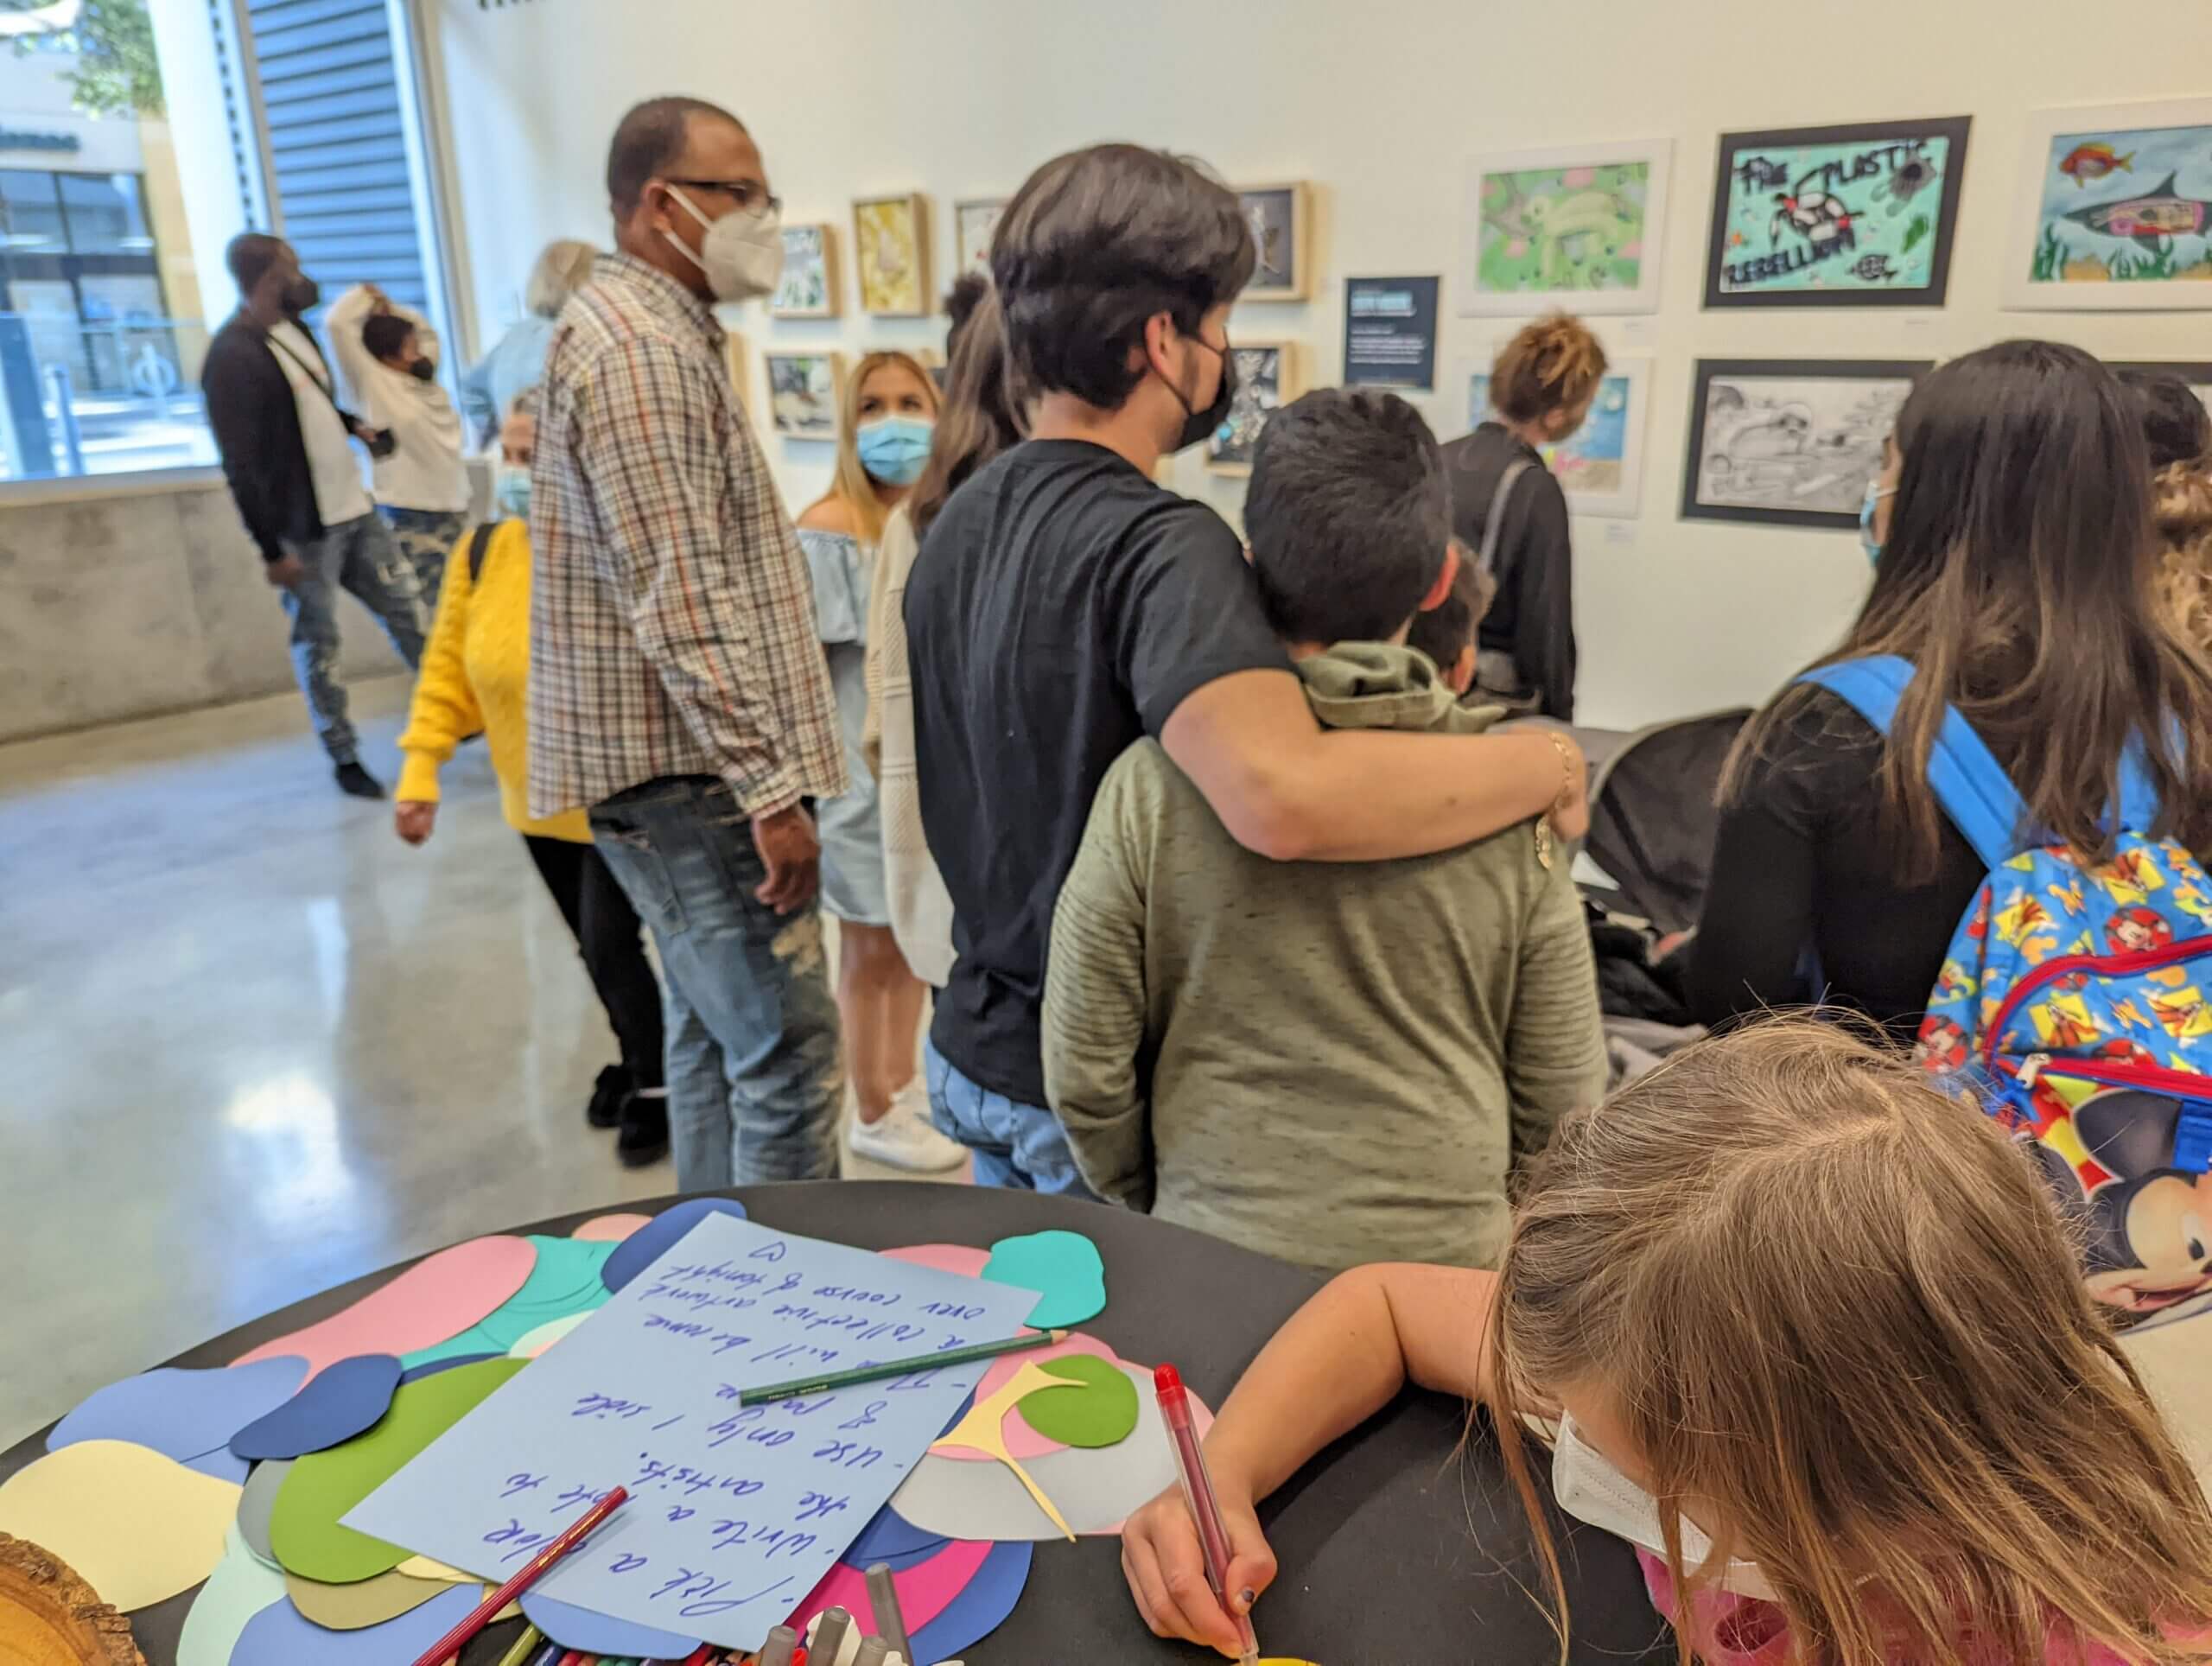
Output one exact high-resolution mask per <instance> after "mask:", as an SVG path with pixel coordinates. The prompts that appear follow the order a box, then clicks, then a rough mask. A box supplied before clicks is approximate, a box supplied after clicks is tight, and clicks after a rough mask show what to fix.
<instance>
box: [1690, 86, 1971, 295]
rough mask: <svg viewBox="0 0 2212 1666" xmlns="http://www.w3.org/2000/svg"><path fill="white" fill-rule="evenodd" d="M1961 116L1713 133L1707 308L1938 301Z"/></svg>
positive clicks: (1950, 233) (1954, 211) (1952, 222)
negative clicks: (1716, 154) (1715, 153)
mask: <svg viewBox="0 0 2212 1666" xmlns="http://www.w3.org/2000/svg"><path fill="white" fill-rule="evenodd" d="M1973 124H1974V118H1972V117H1970V116H1948V117H1943V118H1931V119H1929V120H1926V121H1905V122H1861V123H1857V124H1853V125H1851V126H1847V127H1789V128H1780V129H1777V130H1773V131H1770V132H1765V133H1724V134H1722V135H1721V136H1720V162H1719V168H1718V169H1717V170H1716V173H1715V176H1714V179H1713V240H1712V244H1711V246H1710V247H1709V248H1708V249H1707V252H1706V261H1705V304H1706V305H1707V306H1708V307H1940V306H1942V304H1943V296H1944V294H1945V292H1946V291H1947V290H1948V289H1949V287H1950V283H1951V244H1952V240H1953V238H1954V237H1955V234H1956V232H1957V230H1958V222H1959V191H1960V187H1961V184H1962V183H1963V182H1964V181H1965V178H1966V167H1967V130H1969V129H1970V128H1971V127H1972V126H1973Z"/></svg>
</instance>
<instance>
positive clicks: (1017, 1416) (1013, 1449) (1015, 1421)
mask: <svg viewBox="0 0 2212 1666" xmlns="http://www.w3.org/2000/svg"><path fill="white" fill-rule="evenodd" d="M1070 1354H1089V1355H1090V1357H1091V1358H1094V1359H1103V1360H1107V1361H1109V1362H1110V1363H1112V1364H1117V1365H1118V1364H1124V1363H1125V1362H1124V1361H1122V1360H1120V1359H1117V1358H1116V1357H1115V1354H1114V1351H1113V1350H1112V1349H1111V1348H1109V1347H1108V1346H1107V1345H1105V1344H1104V1343H1103V1342H1101V1341H1100V1340H1099V1339H1097V1338H1096V1337H1095V1336H1085V1335H1084V1333H1083V1332H1081V1331H1071V1332H1069V1333H1068V1339H1067V1340H1066V1341H1065V1342H1058V1343H1055V1344H1054V1345H1052V1346H1051V1347H1049V1348H1032V1349H1029V1350H1027V1351H1024V1352H1021V1353H1018V1354H1008V1355H1007V1357H1006V1358H1004V1359H999V1360H994V1361H993V1362H992V1364H991V1368H990V1370H987V1371H985V1372H984V1373H983V1380H982V1382H980V1383H976V1404H978V1405H981V1404H982V1402H984V1401H986V1400H988V1399H989V1398H990V1397H991V1396H993V1395H995V1394H996V1393H997V1392H998V1391H999V1390H1000V1389H1002V1388H1004V1387H1005V1386H1006V1385H1007V1383H1010V1382H1012V1381H1013V1380H1014V1373H1015V1372H1016V1371H1018V1370H1020V1369H1021V1368H1022V1366H1023V1365H1024V1364H1036V1365H1042V1364H1046V1362H1047V1361H1048V1360H1053V1359H1065V1358H1067V1356H1068V1355H1070ZM999 1435H1000V1438H1001V1439H1002V1440H1005V1442H1006V1447H1007V1451H1008V1452H1010V1453H1013V1454H1014V1461H1015V1462H1017V1463H1024V1464H1026V1463H1027V1462H1028V1461H1029V1460H1030V1459H1032V1458H1042V1457H1044V1456H1045V1455H1046V1453H1053V1452H1065V1451H1066V1450H1067V1448H1066V1447H1064V1446H1062V1445H1061V1444H1060V1443H1059V1442H1058V1440H1052V1439H1051V1438H1050V1437H1049V1436H1046V1435H1042V1434H1038V1433H1037V1431H1036V1430H1035V1429H1033V1428H1030V1427H1029V1425H1028V1424H1027V1423H1026V1422H1025V1421H1022V1416H1021V1410H1020V1407H1019V1406H1018V1405H1017V1406H1015V1407H1014V1408H1011V1409H1009V1410H1008V1411H1007V1415H1006V1421H1005V1422H1003V1423H1001V1424H1000V1425H999ZM930 1455H931V1457H933V1458H950V1459H955V1460H956V1461H957V1462H960V1463H963V1464H995V1463H996V1462H998V1459H996V1458H995V1457H993V1456H992V1455H991V1454H990V1453H988V1452H977V1451H975V1450H974V1449H973V1448H971V1447H953V1446H936V1447H931V1448H930Z"/></svg>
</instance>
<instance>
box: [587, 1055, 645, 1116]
mask: <svg viewBox="0 0 2212 1666" xmlns="http://www.w3.org/2000/svg"><path fill="white" fill-rule="evenodd" d="M636 1085H637V1081H636V1078H633V1077H632V1075H631V1074H630V1067H629V1066H628V1065H608V1066H607V1068H606V1069H605V1070H603V1071H600V1073H599V1082H598V1084H597V1085H596V1086H594V1088H593V1089H592V1091H591V1103H590V1104H588V1105H587V1106H585V1107H584V1121H586V1122H589V1123H590V1124H591V1125H592V1126H593V1127H594V1128H613V1126H614V1125H615V1124H616V1123H618V1122H620V1121H621V1120H622V1102H623V1101H624V1100H625V1099H627V1098H628V1097H630V1092H631V1090H632V1088H634V1087H635V1086H636Z"/></svg>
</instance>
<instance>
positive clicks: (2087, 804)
mask: <svg viewBox="0 0 2212 1666" xmlns="http://www.w3.org/2000/svg"><path fill="white" fill-rule="evenodd" d="M1870 500H1871V503H1872V513H1871V515H1870V517H1869V523H1870V524H1869V534H1870V549H1871V550H1874V551H1876V552H1877V559H1876V563H1875V568H1874V585H1873V589H1872V592H1871V593H1870V594H1869V595H1868V596H1867V598H1866V606H1865V607H1863V608H1862V609H1861V610H1860V613H1859V618H1858V620H1856V621H1855V622H1854V623H1853V626H1852V627H1851V629H1850V630H1849V632H1847V633H1846V635H1845V637H1844V639H1843V641H1842V643H1841V644H1840V645H1839V646H1838V647H1837V648H1836V649H1835V650H1834V652H1832V653H1829V654H1827V655H1825V656H1823V657H1822V658H1821V659H1820V660H1818V661H1816V662H1815V664H1820V665H1827V664H1835V663H1837V662H1839V661H1842V660H1848V659H1857V658H1866V657H1870V656H1876V655H1890V654H1893V655H1897V656H1900V657H1902V658H1905V659H1907V660H1910V662H1911V663H1912V664H1913V665H1914V667H1915V668H1916V671H1917V673H1918V675H1917V676H1916V678H1915V680H1914V682H1913V684H1912V686H1911V688H1910V690H1909V691H1908V692H1907V694H1906V695H1905V696H1904V700H1903V702H1902V703H1901V704H1900V706H1899V709H1898V712H1897V720H1896V722H1894V723H1893V724H1892V725H1891V732H1890V734H1889V735H1888V736H1887V738H1886V739H1885V738H1884V737H1883V736H1881V735H1879V734H1877V733H1876V732H1875V731H1874V729H1873V728H1872V727H1871V726H1870V725H1869V724H1868V723H1867V722H1866V721H1865V720H1864V719H1863V718H1861V717H1859V716H1858V715H1856V714H1855V713H1854V712H1853V711H1852V710H1851V709H1850V708H1849V707H1847V706H1846V705H1845V704H1844V703H1843V702H1842V701H1841V700H1840V699H1839V698H1838V697H1836V696H1834V695H1831V694H1829V693H1827V691H1826V690H1822V689H1819V688H1815V687H1813V686H1810V685H1808V684H1802V683H1792V684H1790V686H1789V687H1788V688H1786V689H1785V690H1783V692H1782V693H1781V694H1780V695H1779V696H1777V697H1776V698H1775V700H1774V701H1773V703H1771V704H1770V705H1769V706H1768V707H1767V708H1766V709H1765V710H1764V712H1762V713H1761V714H1760V715H1758V717H1757V718H1756V719H1754V720H1753V722H1751V725H1750V727H1749V728H1747V729H1746V730H1745V734H1744V738H1743V740H1742V741H1740V742H1739V743H1738V748H1737V752H1736V755H1735V757H1734V759H1733V760H1732V762H1731V766H1730V768H1729V771H1728V773H1727V775H1726V778H1725V779H1724V780H1723V783H1722V786H1721V809H1722V813H1721V821H1720V830H1719V837H1718V842H1717V844H1716V847H1715V852H1714V856H1713V870H1712V872H1713V878H1712V881H1711V884H1710V887H1709V888H1708V890H1707V895H1706V900H1705V905H1704V910H1703V914H1702V917H1701V919H1700V925H1699V928H1698V935H1697V938H1696V941H1695V943H1694V944H1693V945H1692V948H1691V951H1690V952H1691V956H1692V960H1691V966H1690V974H1689V979H1688V984H1689V992H1690V1005H1691V1007H1692V1009H1693V1010H1694V1012H1695V1014H1696V1015H1697V1016H1698V1017H1699V1018H1700V1019H1701V1020H1703V1021H1706V1022H1708V1023H1712V1022H1716V1021H1721V1020H1724V1019H1726V1018H1728V1017H1730V1016H1732V1015H1734V1014H1742V1013H1747V1012H1752V1011H1757V1010H1759V1009H1761V1008H1770V1007H1777V1006H1788V1005H1792V1004H1795V1003H1796V1002H1802V1001H1804V1000H1807V999H1810V998H1824V999H1827V1000H1828V1001H1831V1002H1835V1003H1837V1004H1839V1005H1841V1006H1845V1007H1847V1008H1853V1009H1854V1010H1856V1011H1859V1012H1861V1013H1864V1014H1867V1015H1868V1016H1870V1017H1872V1018H1873V1019H1875V1020H1876V1021H1878V1022H1880V1023H1883V1024H1885V1025H1886V1026H1888V1027H1890V1029H1891V1033H1892V1034H1893V1035H1895V1036H1897V1039H1899V1040H1909V1039H1910V1037H1911V1035H1912V1034H1913V1033H1914V1032H1915V1031H1916V1029H1917V1028H1918V1026H1919V1023H1920V1019H1921V1016H1922V1013H1923V1009H1924V1008H1925V1007H1926V1004H1927V1000H1928V995H1929V989H1930V988H1931V987H1932V986H1933V985H1934V983H1935V982H1936V976H1937V974H1938V973H1939V972H1940V971H1941V970H1942V963H1943V957H1944V953H1945V951H1946V949H1947V947H1948V944H1949V942H1950V938H1951V935H1952V932H1953V929H1954V928H1955V926H1956V925H1957V924H1958V920H1959V917H1960V915H1961V913H1962V912H1964V911H1965V908H1966V906H1967V902H1968V900H1970V899H1971V898H1972V897H1973V896H1974V893H1975V891H1976V890H1977V889H1978V888H1979V887H1980V884H1981V881H1982V880H1983V878H1984V877H1985V875H1986V869H1985V868H1984V867H1983V864H1982V862H1981V861H1980V858H1979V857H1977V856H1976V855H1974V850H1973V849H1972V848H1971V847H1970V846H1969V845H1968V844H1967V841H1966V840H1965V838H1964V837H1963V836H1961V834H1960V833H1959V831H1958V830H1956V829H1955V828H1954V827H1952V826H1951V824H1950V823H1948V821H1947V820H1946V819H1945V818H1944V817H1943V813H1942V810H1941V808H1940V807H1939V806H1938V804H1937V803H1936V796H1935V793H1934V792H1933V790H1932V789H1931V788H1930V787H1929V785H1928V759H1929V748H1930V744H1931V742H1932V741H1933V740H1934V737H1935V734H1936V729H1937V728H1938V726H1939V725H1940V724H1941V723H1942V719H1943V713H1944V708H1945V706H1946V705H1947V704H1948V705H1949V706H1952V707H1955V708H1956V709H1957V710H1958V711H1959V712H1960V713H1961V714H1962V715H1964V716H1965V717H1966V719H1967V721H1968V722H1970V723H1971V724H1972V725H1973V726H1974V729H1975V730H1976V731H1977V732H1978V733H1979V734H1980V736H1981V738H1982V739H1983V740H1984V741H1986V742H1987V743H1988V746H1989V748H1990V750H1991V751H1992V752H1993V754H1995V755H1996V758H1997V760H1998V762H1999V764H2001V765H2002V766H2004V768H2005V772H2006V773H2007V774H2008V775H2009V776H2010V777H2011V779H2012V784H2013V785H2015V786H2016V787H2017V788H2018V790H2019V792H2020V796H2021V797H2022V798H2024V800H2025V801H2026V804H2027V807H2028V811H2029V814H2030V816H2031V817H2032V819H2033V821H2034V823H2035V825H2036V828H2037V830H2039V832H2040V833H2042V834H2046V835H2048V836H2050V838H2051V839H2052V840H2054V841H2056V842H2058V843H2064V844H2067V845H2070V846H2071V847H2073V848H2074V849H2075V850H2076V851H2077V852H2080V853H2081V854H2082V855H2086V856H2088V857H2091V858H2093V859H2094V858H2097V857H2100V856H2101V855H2106V854H2108V853H2109V851H2110V849H2111V837H2112V835H2113V833H2114V832H2115V831H2117V829H2116V828H2114V827H2113V825H2112V823H2111V821H2110V819H2109V817H2108V815H2107V806H2109V805H2112V804H2115V803H2117V802H2118V784H2119V773H2120V763H2121V760H2122V759H2123V757H2124V756H2125V755H2126V751H2127V749H2128V747H2129V746H2130V745H2131V743H2136V742H2139V743H2140V744H2141V745H2142V747H2143V748H2144V761H2145V765H2146V766H2147V767H2148V770H2149V773H2150V776H2151V779H2152V781H2153V782H2154V784H2155V785H2156V786H2157V788H2158V797H2159V801H2160V804H2162V806H2163V809H2162V811H2161V814H2160V817H2159V824H2158V826H2157V827H2155V828H2149V829H2139V831H2143V832H2152V833H2156V834H2158V835H2161V836H2167V835H2170V836H2173V837H2175V838H2177V839H2178V840H2179V841H2180V842H2181V843H2183V845H2185V846H2186V847H2188V848H2189V849H2191V850H2193V851H2199V852H2202V851H2207V850H2212V667H2208V664H2207V661H2206V660H2205V658H2204V657H2203V656H2202V654H2201V653H2200V652H2197V651H2196V650H2195V649H2193V648H2192V647H2190V645H2187V644H2185V643H2184V642H2183V640H2182V639H2181V638H2180V636H2179V634H2178V633H2177V631H2176V630H2175V629H2174V627H2173V626H2172V625H2171V622H2170V620H2169V619H2168V616H2167V614H2166V611H2165V609H2164V608H2163V607H2161V606H2160V605H2159V604H2158V601H2157V600H2156V598H2155V590H2154V574H2155V561H2154V556H2153V550H2154V544H2153V540H2152V533H2151V527H2150V506H2151V468H2150V463H2149V461H2148V457H2147V455H2146V453H2145V448H2144V439H2143V430H2142V425H2141V423H2140V421H2139V417H2138V414H2137V412H2136V410H2135V409H2134V407H2133V404H2132V403H2131V401H2130V399H2129V397H2128V396H2127V393H2126V391H2125V390H2124V389H2123V388H2122V387H2121V386H2120V383H2119V382H2118V380H2117V379H2115V378H2114V377H2113V373H2112V372H2110V371H2109V370H2107V369H2106V368H2105V366H2102V365H2101V364H2099V363H2098V362H2097V361H2096V360H2095V359H2093V358H2091V357H2090V356H2089V355H2088V353H2082V351H2080V350H2079V349H2078V348H2075V347H2061V346H2058V345H2056V343H2052V342H2048V341H2005V342H2000V343H1999V344H1998V345H1997V346H1995V347H1985V348H1983V349H1982V350H1981V351H1980V352H1979V353H1969V354H1967V356H1965V357H1964V358H1961V359H1953V360H1952V361H1951V362H1950V363H1948V364H1947V365H1945V366H1942V368H1941V369H1939V370H1936V372H1933V373H1932V374H1930V375H1929V377H1928V378H1927V379H1926V380H1925V381H1923V383H1922V384H1921V385H1920V386H1919V387H1918V388H1917V389H1916V390H1915V391H1914V393H1913V395H1912V397H1911V398H1910V399H1909V400H1907V401H1906V403H1905V406H1904V410H1903V411H1902V412H1900V413H1899V415H1898V417H1897V431H1896V433H1895V435H1894V436H1892V438H1891V442H1890V448H1889V451H1888V455H1887V461H1886V463H1885V467H1884V470H1883V473H1882V474H1881V476H1880V477H1879V479H1878V480H1877V481H1876V483H1875V484H1874V486H1873V487H1872V490H1871V493H1870ZM1808 951H1812V953H1813V954H1815V955H1816V956H1817V959H1818V965H1819V967H1820V972H1821V981H1822V986H1823V987H1822V988H1821V989H1812V988H1809V987H1808V982H1807V979H1806V976H1805V970H1806V968H1807V966H1808V960H1807V955H1808Z"/></svg>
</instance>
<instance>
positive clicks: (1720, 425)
mask: <svg viewBox="0 0 2212 1666" xmlns="http://www.w3.org/2000/svg"><path fill="white" fill-rule="evenodd" d="M1932 368H1934V361H1933V360H1932V359H1909V360H1908V359H1699V360H1698V361H1697V392H1696V396H1695V397H1694V400H1693V402H1692V404H1691V406H1690V442H1689V465H1688V468H1687V469H1686V470H1685V472H1684V474H1683V477H1682V518H1683V519H1684V520H1736V521H1764V522H1766V523H1768V524H1770V525H1779V526H1832V527H1835V528H1838V529H1840V530H1845V531H1847V530H1849V529H1850V528H1852V527H1854V526H1856V525H1859V507H1860V506H1861V505H1862V504H1863V503H1864V502H1865V501H1866V483H1867V482H1868V481H1869V480H1872V479H1873V478H1874V477H1875V475H1877V474H1880V473H1881V469H1882V442H1883V441H1884V440H1885V439H1886V438H1888V437H1889V433H1890V429H1891V428H1892V427H1894V426H1895V425H1896V423H1897V411H1898V410H1899V409H1900V408H1901V407H1902V406H1903V405H1904V402H1905V400H1906V398H1907V397H1909V396H1910V394H1911V392H1912V389H1913V384H1914V383H1915V382H1916V381H1917V380H1918V379H1919V378H1921V377H1923V376H1924V375H1925V374H1927V372H1929V370H1931V369H1932Z"/></svg>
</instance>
